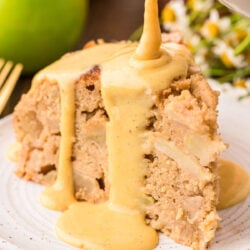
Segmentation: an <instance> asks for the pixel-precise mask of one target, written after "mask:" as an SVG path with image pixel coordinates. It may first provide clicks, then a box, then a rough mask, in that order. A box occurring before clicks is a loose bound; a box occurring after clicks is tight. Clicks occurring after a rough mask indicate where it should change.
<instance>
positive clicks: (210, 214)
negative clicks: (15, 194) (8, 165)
mask: <svg viewBox="0 0 250 250" xmlns="http://www.w3.org/2000/svg"><path fill="white" fill-rule="evenodd" d="M101 74H102V69H101V67H99V66H98V65H96V66H93V67H92V68H91V69H89V70H88V71H87V72H85V73H84V74H80V75H79V77H78V78H77V80H76V81H75V83H74V84H75V107H76V109H75V125H74V126H75V138H74V144H73V154H72V156H71V162H72V167H73V175H74V186H75V195H76V198H77V199H78V200H81V201H88V202H92V203H100V202H104V201H106V200H108V197H109V180H108V171H109V169H108V153H107V152H108V151H107V145H106V123H107V122H108V121H109V117H108V115H107V112H106V110H105V106H104V103H103V99H102V93H101V84H102V83H101ZM150 95H151V96H152V98H153V100H154V105H153V106H152V107H151V110H150V114H148V118H147V119H148V126H147V128H146V131H147V138H145V143H153V144H154V145H155V146H154V148H153V150H152V152H150V153H147V154H145V155H144V165H145V176H144V180H143V183H142V187H143V192H144V193H145V194H146V195H147V199H146V200H145V201H142V203H143V204H144V209H145V214H146V217H145V220H146V223H148V224H149V225H151V226H152V227H153V228H155V229H156V230H159V231H161V232H163V233H164V234H166V235H168V236H170V237H171V238H173V239H174V240H175V241H177V242H179V243H181V244H185V245H188V246H191V247H192V248H193V249H207V247H208V245H209V243H210V242H211V240H212V239H213V237H214V234H215V230H216V228H217V227H218V221H219V217H218V214H217V212H216V203H217V200H218V175H217V172H216V169H217V164H216V161H217V157H218V154H219V153H220V152H221V151H222V150H223V149H224V148H225V146H224V144H223V143H222V141H221V139H220V137H219V135H218V134H217V111H216V106H217V99H218V93H217V92H215V91H213V90H212V89H211V88H210V87H209V85H208V84H207V82H206V80H205V79H204V77H203V75H202V74H201V73H200V71H199V69H198V68H197V67H196V66H195V65H190V67H189V70H188V73H187V77H186V78H185V79H183V78H182V77H180V78H179V79H174V80H173V81H172V82H171V84H170V85H169V87H168V88H166V89H164V90H161V91H159V92H153V91H152V93H150ZM128 112H129V110H128ZM60 113H61V110H60V95H59V86H58V83H57V82H56V81H51V80H49V79H42V80H40V81H39V82H37V83H36V84H35V85H34V87H32V89H31V90H30V91H29V92H28V93H27V94H25V95H23V97H22V99H21V100H20V102H19V104H18V105H17V106H16V108H15V111H14V115H13V120H14V128H15V133H16V137H17V142H18V144H19V151H18V169H17V171H16V173H17V175H18V176H20V177H21V178H25V179H26V180H30V181H34V182H38V183H41V184H44V185H51V184H52V183H53V182H54V181H55V178H56V173H57V169H58V155H59V154H58V153H59V150H60V148H59V142H60V137H61V135H60Z"/></svg>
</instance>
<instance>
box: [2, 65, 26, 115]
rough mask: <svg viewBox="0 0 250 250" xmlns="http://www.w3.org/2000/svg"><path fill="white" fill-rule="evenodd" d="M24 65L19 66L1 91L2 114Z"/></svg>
mask: <svg viewBox="0 0 250 250" xmlns="http://www.w3.org/2000/svg"><path fill="white" fill-rule="evenodd" d="M22 69H23V65H22V64H20V63H19V64H17V65H16V66H15V68H14V69H13V71H12V72H11V74H10V76H9V78H8V79H7V81H6V83H5V84H4V86H3V88H2V89H1V91H0V114H1V113H2V111H3V109H4V107H5V105H6V103H7V101H8V99H9V97H10V95H11V93H12V91H13V89H14V87H15V85H16V83H17V80H18V78H19V76H20V74H21V72H22Z"/></svg>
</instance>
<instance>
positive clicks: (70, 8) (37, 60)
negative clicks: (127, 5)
mask: <svg viewBox="0 0 250 250" xmlns="http://www.w3.org/2000/svg"><path fill="white" fill-rule="evenodd" d="M87 11H88V0H0V58H1V57H2V58H4V59H6V60H13V61H14V62H15V63H18V62H20V63H22V64H23V65H24V73H26V74H30V73H34V72H36V71H37V70H39V69H41V68H42V67H44V66H46V65H47V64H49V63H51V62H52V61H54V60H56V59H57V58H59V57H60V56H61V55H63V54H64V53H65V52H68V51H70V50H72V49H74V47H75V46H76V43H77V42H78V41H79V38H80V36H81V34H82V31H83V28H84V24H85V21H86V16H87Z"/></svg>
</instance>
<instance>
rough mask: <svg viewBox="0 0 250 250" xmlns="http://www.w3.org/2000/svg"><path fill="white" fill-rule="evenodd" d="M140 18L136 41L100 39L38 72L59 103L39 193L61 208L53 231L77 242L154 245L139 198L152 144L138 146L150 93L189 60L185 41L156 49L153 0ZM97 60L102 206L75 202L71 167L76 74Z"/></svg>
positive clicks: (105, 246)
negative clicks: (57, 138) (51, 176)
mask: <svg viewBox="0 0 250 250" xmlns="http://www.w3.org/2000/svg"><path fill="white" fill-rule="evenodd" d="M144 18H145V19H144V22H145V24H144V30H143V35H142V38H141V41H140V43H139V45H138V44H137V43H118V44H107V45H101V46H98V47H97V48H91V49H88V50H87V51H83V52H79V53H78V54H76V55H75V57H74V55H73V56H72V58H71V59H70V58H69V59H67V57H66V58H65V59H64V61H62V62H60V63H58V64H55V65H52V66H50V67H48V69H45V70H44V71H43V72H41V73H40V75H38V77H42V76H43V75H44V74H45V75H46V76H47V77H50V78H51V79H53V80H55V81H57V82H58V84H59V87H60V97H61V106H62V108H61V117H60V130H61V142H60V143H61V145H60V154H59V169H58V173H57V179H56V182H55V184H54V185H53V186H51V187H49V188H47V189H46V190H45V191H44V192H43V193H42V195H41V203H42V204H43V205H44V206H46V207H48V208H51V209H55V210H61V211H64V212H63V213H62V215H61V216H60V218H59V219H58V221H57V224H56V234H57V235H58V237H59V238H61V239H62V240H64V241H65V242H67V243H69V244H72V245H74V246H77V247H81V248H85V249H105V250H112V249H114V250H116V249H121V250H123V249H124V250H125V249H126V250H127V249H134V250H137V249H138V250H139V249H153V248H154V247H155V246H156V245H157V243H158V235H157V232H156V231H155V230H154V229H153V228H151V227H150V226H148V225H146V223H145V214H144V211H143V206H144V205H145V204H144V200H146V199H147V197H146V195H145V194H143V192H142V186H143V176H144V175H145V164H144V161H143V156H144V155H145V154H147V153H149V150H150V148H147V147H146V146H145V147H144V146H143V145H144V138H145V133H146V129H145V128H146V126H147V122H148V120H147V118H148V117H147V116H148V113H149V112H150V109H151V107H152V105H153V100H152V96H151V95H149V92H148V91H149V90H150V91H157V90H162V89H166V88H167V87H168V86H169V84H170V82H171V81H172V80H173V79H175V78H178V77H180V76H181V77H185V76H186V75H185V74H187V71H188V67H189V65H190V63H191V60H192V59H191V57H190V53H189V52H188V50H187V49H185V48H184V47H183V46H176V45H174V44H169V45H165V46H164V48H163V47H162V48H161V47H160V46H161V33H160V28H159V21H158V8H157V1H156V0H146V1H145V16H144ZM137 45H138V46H137ZM76 57H77V59H76ZM70 60H72V61H70ZM94 64H98V65H99V66H100V67H101V69H102V74H101V82H102V86H101V91H102V97H103V100H104V106H105V109H106V111H107V113H108V116H109V121H108V122H107V125H106V137H107V138H106V144H107V148H108V156H109V159H108V160H109V162H108V163H109V173H108V177H109V178H108V179H109V182H110V194H109V200H108V201H107V202H105V203H102V204H90V203H87V202H77V201H76V199H75V198H74V187H73V177H72V166H71V152H72V145H73V143H74V126H73V124H74V110H75V107H74V81H75V80H76V79H75V74H74V73H75V72H79V70H82V71H86V70H88V69H89V68H90V67H91V66H93V65H94ZM59 68H60V69H59ZM54 72H56V74H54ZM65 72H66V74H65ZM180 72H181V74H182V75H180ZM128 110H129V111H130V112H127V111H128ZM62 149H63V150H62ZM65 210H66V211H65Z"/></svg>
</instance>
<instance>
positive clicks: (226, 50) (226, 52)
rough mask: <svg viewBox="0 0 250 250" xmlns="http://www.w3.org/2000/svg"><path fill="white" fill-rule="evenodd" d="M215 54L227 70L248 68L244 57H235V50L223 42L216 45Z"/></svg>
mask: <svg viewBox="0 0 250 250" xmlns="http://www.w3.org/2000/svg"><path fill="white" fill-rule="evenodd" d="M213 52H214V54H215V55H217V56H218V57H219V58H220V59H221V61H222V62H223V64H224V65H225V66H226V67H227V68H233V67H235V68H242V67H245V66H247V62H246V61H245V60H244V57H243V55H238V56H235V55H234V49H233V48H232V47H230V46H229V45H228V44H227V43H226V42H224V41H222V40H221V41H217V42H216V43H215V46H214V49H213Z"/></svg>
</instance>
